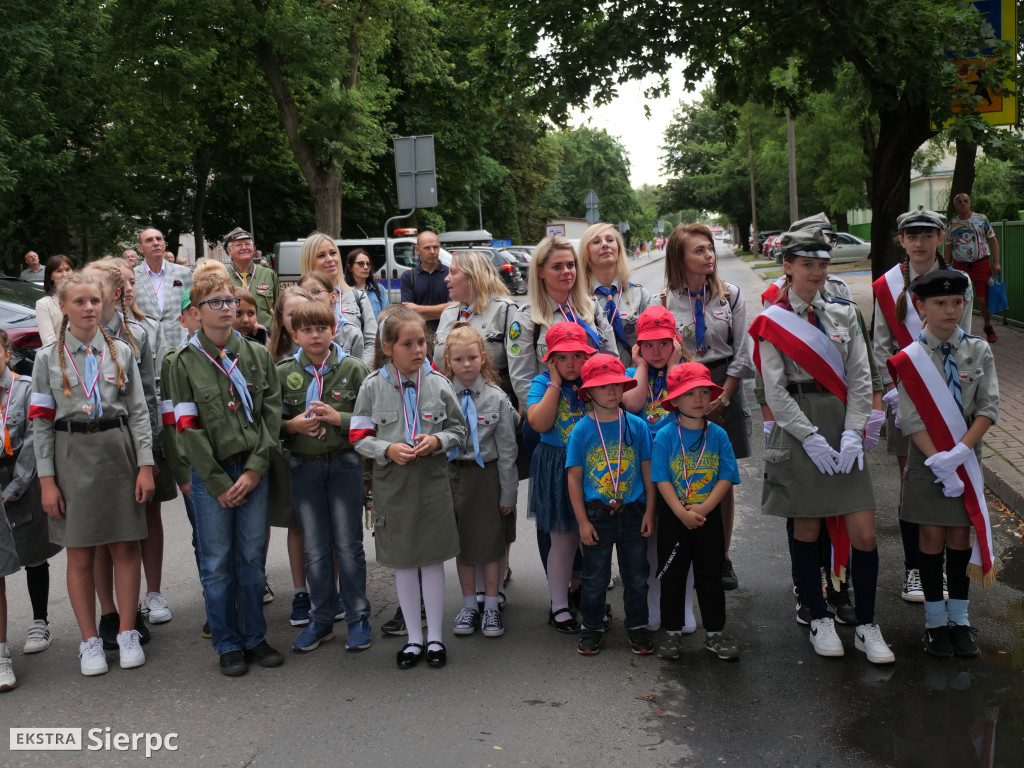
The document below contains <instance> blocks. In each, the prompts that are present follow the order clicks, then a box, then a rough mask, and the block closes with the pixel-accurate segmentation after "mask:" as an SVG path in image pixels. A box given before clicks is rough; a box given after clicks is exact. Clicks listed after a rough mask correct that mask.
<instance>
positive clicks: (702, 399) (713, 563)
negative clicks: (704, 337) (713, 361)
mask: <svg viewBox="0 0 1024 768" xmlns="http://www.w3.org/2000/svg"><path fill="white" fill-rule="evenodd" d="M721 392H722V390H721V388H720V387H718V386H717V385H715V383H714V382H712V381H711V373H710V372H709V371H708V369H707V367H706V366H704V365H701V364H700V363H681V364H679V365H677V366H676V367H675V368H673V369H672V370H671V371H669V374H668V382H667V392H666V393H665V398H664V400H663V401H662V406H663V407H664V408H665V409H666V410H668V411H675V412H676V417H675V418H674V419H671V420H670V421H669V422H668V423H667V424H666V425H665V426H664V427H663V428H662V429H660V430H659V431H658V434H657V435H655V438H654V450H653V452H652V454H653V456H652V460H651V480H652V481H653V482H654V483H655V484H656V485H657V486H658V492H659V494H660V495H661V498H662V499H663V501H664V504H663V505H660V506H661V510H660V513H659V518H658V563H659V572H658V578H660V579H661V622H662V626H663V627H664V628H665V631H666V633H667V634H666V636H665V639H664V640H662V641H661V643H659V644H658V655H659V656H661V657H662V658H663V659H677V658H679V653H680V651H681V648H682V630H683V626H684V617H683V601H684V597H685V590H686V574H687V572H688V571H689V570H690V564H691V563H692V564H693V570H694V585H695V586H696V589H697V599H698V600H699V601H700V612H701V618H702V620H703V622H704V629H705V631H706V632H707V639H706V640H705V644H704V647H705V648H707V650H709V651H711V652H712V653H714V654H715V655H716V656H718V658H720V659H724V660H732V659H738V658H739V648H738V647H737V645H736V643H735V641H734V640H732V639H731V638H729V637H728V636H726V635H725V634H724V633H723V629H724V628H725V590H724V589H723V588H722V564H723V562H724V560H725V531H724V529H723V527H722V512H721V509H720V504H721V502H722V499H723V498H724V497H725V495H726V493H728V491H729V489H730V488H732V486H733V485H738V484H739V482H740V475H739V468H738V467H737V465H736V456H735V454H734V453H733V449H732V443H731V442H730V440H729V436H728V434H726V431H725V430H724V429H722V427H720V426H718V425H717V424H715V423H713V422H711V421H709V420H708V419H707V416H706V414H707V411H708V408H709V407H710V405H711V401H712V400H713V399H715V398H717V397H718V396H719V395H720V394H721Z"/></svg>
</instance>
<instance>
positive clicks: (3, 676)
mask: <svg viewBox="0 0 1024 768" xmlns="http://www.w3.org/2000/svg"><path fill="white" fill-rule="evenodd" d="M17 687H18V678H16V677H15V676H14V667H13V666H12V665H11V652H10V651H7V652H5V653H4V654H3V655H2V656H0V691H11V690H14V689H15V688H17Z"/></svg>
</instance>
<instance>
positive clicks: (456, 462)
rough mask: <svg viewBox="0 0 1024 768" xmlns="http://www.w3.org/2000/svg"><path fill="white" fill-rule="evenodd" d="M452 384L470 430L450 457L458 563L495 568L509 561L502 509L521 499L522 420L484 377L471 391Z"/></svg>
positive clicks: (479, 377) (469, 388)
mask: <svg viewBox="0 0 1024 768" xmlns="http://www.w3.org/2000/svg"><path fill="white" fill-rule="evenodd" d="M452 384H453V386H454V387H456V392H455V394H456V396H457V398H458V399H459V400H460V401H461V402H460V404H461V411H462V415H463V417H465V419H466V426H467V430H468V434H467V435H466V438H465V439H464V440H463V441H462V443H461V444H460V445H459V446H458V447H457V448H455V449H454V450H453V451H452V452H451V453H450V454H449V456H448V460H449V462H450V463H449V465H448V471H449V476H450V478H451V488H452V498H453V501H454V504H455V517H456V520H457V522H458V526H459V562H462V563H466V564H469V565H477V564H483V563H493V562H495V561H497V560H501V558H503V557H504V556H505V522H504V519H503V518H504V516H503V515H502V514H501V512H500V511H499V510H498V507H514V506H515V505H516V499H517V498H518V496H519V473H518V472H517V471H516V450H515V447H514V446H515V443H516V422H517V421H518V420H519V419H518V416H517V415H516V412H515V411H514V410H513V409H512V404H511V403H510V402H509V400H508V397H506V395H505V393H504V392H503V391H502V390H501V388H500V387H496V386H494V385H493V384H488V383H487V381H486V380H485V379H484V378H483V377H482V376H478V377H477V379H476V381H474V382H473V383H472V384H471V385H470V386H468V387H466V386H464V385H463V384H462V383H461V382H459V381H458V380H456V381H453V382H452ZM467 400H468V401H469V402H467ZM470 419H472V421H473V423H470ZM474 440H475V442H476V445H475V446H474ZM477 448H479V450H477Z"/></svg>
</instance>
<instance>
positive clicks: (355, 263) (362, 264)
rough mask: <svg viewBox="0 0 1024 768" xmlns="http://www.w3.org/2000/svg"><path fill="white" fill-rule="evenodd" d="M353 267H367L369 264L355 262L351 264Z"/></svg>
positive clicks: (366, 262)
mask: <svg viewBox="0 0 1024 768" xmlns="http://www.w3.org/2000/svg"><path fill="white" fill-rule="evenodd" d="M352 266H353V267H369V266H370V262H368V261H357V262H354V263H353V264H352Z"/></svg>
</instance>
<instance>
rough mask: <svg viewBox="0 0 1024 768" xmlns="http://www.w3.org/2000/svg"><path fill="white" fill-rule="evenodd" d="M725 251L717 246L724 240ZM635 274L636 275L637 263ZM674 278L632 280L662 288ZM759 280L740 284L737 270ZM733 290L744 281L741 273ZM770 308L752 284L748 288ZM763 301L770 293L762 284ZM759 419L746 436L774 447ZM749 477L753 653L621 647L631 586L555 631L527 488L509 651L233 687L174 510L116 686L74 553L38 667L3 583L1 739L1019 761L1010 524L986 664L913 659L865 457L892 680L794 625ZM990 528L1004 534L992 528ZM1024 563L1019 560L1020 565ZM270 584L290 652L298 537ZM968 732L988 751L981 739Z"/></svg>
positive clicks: (373, 754)
mask: <svg viewBox="0 0 1024 768" xmlns="http://www.w3.org/2000/svg"><path fill="white" fill-rule="evenodd" d="M719 250H720V252H723V251H724V250H725V249H723V248H721V247H720V249H719ZM642 263H643V262H642ZM721 264H722V271H723V273H725V274H729V275H733V274H735V275H737V276H738V277H737V278H736V279H741V278H742V280H744V281H750V280H751V278H750V276H749V270H746V268H745V267H742V266H740V265H739V262H738V260H736V259H735V257H732V256H731V255H730V254H727V253H724V252H723V253H722V262H721ZM661 270H662V263H661V262H655V263H654V264H652V265H649V266H641V267H639V268H638V269H637V272H636V278H637V279H639V280H641V281H643V282H645V283H646V284H647V285H648V286H649V287H651V289H652V290H654V289H656V288H658V287H659V286H660V284H661V282H662V272H661ZM744 275H746V276H744ZM730 279H733V278H732V277H730ZM744 285H745V293H746V295H747V301H748V303H750V302H751V301H753V302H754V303H755V304H756V295H755V294H754V292H755V290H756V287H757V286H756V281H755V282H745V283H744ZM757 292H759V291H757ZM758 422H759V419H758V415H757V414H756V413H754V432H755V435H760V428H759V423H758ZM754 443H755V446H756V452H757V455H755V456H754V457H752V458H750V459H747V460H744V461H742V462H740V464H741V473H742V477H743V482H742V484H741V485H740V486H739V487H738V488H737V522H736V531H735V534H734V540H733V560H734V563H735V565H736V569H737V571H738V574H739V578H740V589H739V590H738V591H736V592H732V593H728V597H727V610H728V629H729V631H730V632H731V633H732V634H733V635H734V636H735V637H736V638H737V639H738V640H739V642H740V647H741V653H742V658H741V659H740V661H739V662H737V663H733V664H727V663H725V662H721V661H719V660H718V659H717V658H715V657H714V656H712V655H711V654H709V653H707V652H705V651H704V650H702V645H703V643H702V634H701V631H698V633H697V634H694V635H692V636H690V637H689V638H688V639H687V640H686V643H685V646H684V655H683V657H682V658H681V659H680V660H679V662H664V661H661V660H659V659H658V658H657V657H654V656H651V657H638V656H634V655H632V654H631V653H630V652H629V648H628V644H627V642H626V636H625V631H624V629H623V627H622V624H621V621H620V619H621V616H622V610H621V590H620V589H619V588H617V589H615V590H613V591H611V592H610V593H609V600H610V602H611V603H612V606H613V612H614V613H615V616H616V621H615V623H614V625H613V628H612V630H611V631H610V632H609V634H608V636H607V638H606V641H605V645H604V648H603V650H602V652H601V654H600V655H598V656H596V657H593V658H583V657H581V656H579V655H577V653H576V650H575V638H572V637H567V636H562V635H559V634H557V633H555V632H554V630H552V629H550V628H549V627H548V626H547V624H546V619H547V607H546V605H547V588H546V583H545V580H544V576H543V572H542V570H541V567H540V562H539V559H538V557H537V553H536V546H535V544H534V528H533V525H532V523H531V522H530V521H528V520H526V519H525V514H524V512H523V510H525V506H526V484H525V483H523V484H522V485H521V488H520V499H519V509H520V510H521V513H520V519H519V541H518V542H517V544H516V545H515V546H514V547H513V556H512V568H513V572H514V573H513V579H512V581H511V583H510V584H509V587H508V589H507V593H508V598H509V605H508V608H507V609H506V610H505V612H504V618H505V624H506V628H507V632H506V634H505V636H504V637H503V638H500V639H486V638H483V637H482V636H480V635H476V636H473V637H470V638H456V637H454V636H453V635H451V633H450V630H449V631H448V632H446V637H445V641H446V643H447V645H448V649H449V665H448V667H446V668H444V669H439V670H438V669H429V668H427V667H426V666H423V665H421V666H418V667H416V668H415V669H412V670H407V671H402V670H398V669H397V668H396V667H395V664H394V654H395V652H396V651H398V650H399V648H400V647H401V645H402V641H401V640H400V639H398V638H382V637H380V636H379V634H378V635H376V636H375V638H374V644H373V647H372V648H370V649H369V650H368V651H366V652H364V653H361V654H349V653H346V652H345V651H344V647H343V643H344V629H343V627H342V626H341V625H339V630H340V632H339V638H338V639H336V640H334V641H331V642H328V643H326V644H324V645H323V646H322V647H321V648H320V649H318V650H317V651H315V652H313V653H310V654H305V655H301V656H300V655H297V654H293V653H290V652H288V653H287V654H286V658H285V665H284V666H283V667H282V668H280V669H274V670H263V669H259V668H253V669H252V670H251V671H250V672H249V674H247V675H246V676H245V677H242V678H237V679H228V678H225V677H222V676H221V675H220V674H219V673H218V672H217V658H216V656H215V654H214V653H213V651H212V650H211V648H210V647H209V642H208V641H205V640H202V639H201V638H200V636H199V629H200V627H201V626H202V623H203V620H204V616H203V604H202V596H201V592H200V588H199V582H198V577H197V574H196V568H195V560H194V558H193V555H192V551H191V546H190V531H189V526H188V522H187V520H186V518H185V514H184V509H183V507H182V505H181V504H180V502H175V503H170V504H167V505H166V506H165V509H164V521H165V527H166V535H167V554H166V562H165V575H164V586H163V591H164V594H165V595H166V596H167V597H168V600H169V601H170V604H171V608H172V610H173V611H174V619H173V621H171V622H170V623H168V624H163V625H160V626H156V627H153V628H152V634H153V640H152V642H151V643H149V644H148V645H147V646H145V650H146V653H147V663H146V665H145V666H143V667H141V668H139V669H134V670H122V669H120V668H119V667H117V660H116V659H117V657H116V653H113V654H108V660H109V661H110V662H112V666H111V670H110V672H109V673H108V674H106V675H104V676H102V677H96V678H85V677H83V676H82V675H81V674H79V672H78V660H77V657H76V653H77V647H78V640H79V638H78V632H77V628H76V625H75V622H74V618H73V616H72V614H71V610H70V607H69V605H68V601H67V597H66V587H65V584H64V556H63V554H62V555H60V556H58V557H57V558H55V559H54V561H53V563H52V568H51V581H52V587H51V596H52V597H51V609H50V612H51V627H52V629H53V632H54V636H55V640H54V643H53V645H52V647H51V648H50V649H49V650H48V651H46V652H45V653H41V654H35V655H32V656H24V655H23V654H21V652H20V647H21V644H22V642H23V639H24V633H25V630H26V628H27V625H28V623H29V620H30V618H31V612H30V609H29V605H28V599H27V594H26V591H25V588H24V577H23V576H22V575H21V574H16V575H14V576H12V577H9V578H8V579H7V593H8V598H9V601H10V620H9V625H10V627H9V639H10V641H11V645H12V648H13V649H14V665H15V671H16V673H17V675H18V678H19V682H20V687H19V688H18V689H16V690H15V691H12V692H9V693H4V694H0V724H3V725H6V726H7V727H8V728H10V727H80V728H83V729H86V730H88V729H92V728H98V729H100V734H101V737H102V736H103V735H104V734H105V733H106V731H105V730H104V729H106V728H108V727H109V728H110V732H111V733H128V734H134V733H157V734H162V735H167V734H169V733H176V734H178V736H177V738H176V740H174V741H172V744H173V745H174V746H176V747H177V749H176V750H174V751H168V750H163V751H159V752H155V753H154V754H153V756H152V757H151V758H150V760H149V761H148V762H151V763H152V764H155V765H161V764H162V765H174V766H179V765H180V766H191V765H203V766H209V767H211V768H213V767H214V766H281V765H297V766H312V765H318V764H319V765H331V766H360V767H361V768H362V767H371V768H372V767H375V766H409V767H410V768H418V767H420V766H424V767H428V766H449V765H465V766H470V765H472V766H512V765H531V766H595V765H598V766H600V765H616V766H624V767H627V766H680V765H696V766H717V765H723V764H729V765H740V766H746V765H757V766H772V765H786V766H792V765H801V766H804V765H811V766H813V765H830V766H837V765H838V766H845V765H849V766H876V765H878V766H882V765H893V764H899V765H917V764H925V762H927V764H929V765H930V766H935V767H938V766H970V765H982V764H983V763H981V761H980V758H979V757H978V756H977V755H978V754H980V752H979V750H980V745H981V744H983V743H984V736H985V734H986V718H988V720H989V721H992V720H993V719H997V721H998V722H997V723H995V724H994V726H993V725H991V724H990V725H989V728H988V732H990V733H991V732H992V731H994V735H993V740H992V741H991V744H992V752H991V754H992V755H993V758H992V761H991V762H986V763H984V765H986V766H988V765H996V766H1011V765H1012V766H1019V765H1020V757H1019V756H1020V754H1021V747H1022V746H1024V744H1022V739H1024V674H1022V671H1021V670H1022V667H1024V643H1022V616H1024V614H1022V600H1021V589H1022V588H1024V566H1022V565H1018V563H1019V562H1020V561H1021V558H1019V557H1018V554H1019V544H1018V543H1017V541H1016V540H1015V539H1013V538H1012V537H1010V536H1009V535H1008V534H1006V533H1005V532H1004V531H1003V529H1002V526H1001V525H1000V526H997V529H996V548H997V552H998V553H999V554H1000V560H1001V565H1002V567H1003V570H1002V572H1001V575H1000V579H999V581H998V582H997V583H996V584H995V585H994V586H993V587H991V588H990V589H988V590H986V591H985V592H984V594H982V592H981V590H980V589H972V597H973V598H974V601H973V602H972V605H971V617H972V623H974V624H975V625H976V626H977V627H979V629H980V630H981V634H980V637H979V644H980V645H981V647H982V649H983V650H984V655H983V656H982V657H981V658H980V659H977V660H973V661H957V660H954V661H941V660H935V659H931V658H929V657H926V656H925V655H924V653H923V652H922V651H921V650H920V648H919V641H920V636H921V632H922V626H923V611H922V609H921V607H920V606H914V605H908V604H906V603H904V602H903V601H902V600H900V598H899V589H900V586H901V581H902V551H901V548H900V543H899V534H898V529H897V525H896V520H895V513H894V510H895V507H896V493H897V476H896V467H895V463H894V462H892V461H890V460H888V459H887V458H886V457H885V455H884V452H883V451H881V450H876V451H874V452H873V454H872V455H870V456H869V462H870V467H871V471H872V474H873V477H874V479H875V488H876V499H877V504H878V510H879V512H878V531H879V547H880V554H881V575H880V584H879V598H878V609H877V620H878V621H879V623H880V624H881V626H882V629H883V631H884V634H885V637H886V639H887V640H888V641H889V643H890V644H891V645H892V647H893V650H894V652H895V654H896V658H897V661H896V664H895V665H891V666H889V667H887V668H882V667H875V666H872V665H871V664H869V663H868V662H867V661H866V660H865V659H864V658H863V655H862V654H860V653H858V652H856V651H854V649H853V637H852V630H851V629H847V628H840V630H839V631H840V635H841V636H842V637H843V640H844V642H845V643H846V646H847V655H846V657H844V658H842V659H824V658H820V657H817V656H815V655H814V653H813V651H812V650H811V646H810V643H809V642H808V640H807V630H806V629H805V628H802V627H800V626H799V625H797V624H796V623H795V622H794V620H793V599H792V593H791V591H790V590H791V581H790V577H789V558H788V554H787V550H786V543H785V534H784V530H783V523H782V521H781V520H780V519H777V518H768V517H762V516H761V515H760V512H759V501H760V480H759V478H760V474H761V469H760V468H761V457H760V449H761V444H760V443H761V441H759V440H756V439H755V441H754ZM993 522H994V523H1000V522H1001V517H1000V516H999V515H998V514H997V515H995V516H994V518H993ZM366 548H367V557H368V560H369V561H370V562H371V564H370V575H369V585H368V586H369V596H370V600H371V603H372V605H373V609H372V612H373V616H372V624H373V626H374V629H375V630H376V629H377V628H378V627H379V625H380V623H381V622H382V621H385V620H387V619H388V618H390V617H391V615H392V614H393V613H394V610H395V607H396V598H395V595H394V580H393V576H392V574H391V572H390V571H388V570H386V569H383V568H380V567H379V566H377V565H376V564H375V563H373V539H372V538H371V537H370V536H367V538H366ZM1015 557H1016V558H1017V559H1016V560H1015V559H1012V558H1015ZM268 564H269V571H270V578H271V583H272V585H273V586H274V588H275V589H276V590H277V593H278V597H277V599H276V600H275V601H274V602H273V603H271V604H269V605H268V606H266V616H267V619H268V623H269V627H270V629H269V635H268V639H269V641H270V642H271V644H273V645H275V646H276V647H278V648H279V649H281V650H282V651H287V649H288V647H289V645H290V642H291V640H292V639H293V637H294V636H295V635H296V633H297V632H296V630H294V629H293V628H291V627H290V626H289V624H288V613H289V607H290V606H289V603H290V595H289V590H288V585H289V584H290V576H289V570H288V564H287V554H286V551H285V537H284V532H283V531H281V530H275V531H274V535H273V540H272V543H271V547H270V556H269V561H268ZM447 573H448V586H447V611H446V621H448V622H451V621H452V619H453V618H454V615H455V613H456V612H457V611H458V608H459V607H460V602H461V600H460V597H459V590H458V586H457V579H456V576H455V570H454V564H453V563H449V564H448V568H447ZM972 739H973V740H974V741H972ZM145 760H146V758H145V756H144V754H143V753H142V752H140V751H116V750H113V751H104V750H99V751H90V750H85V751H80V752H55V751H45V752H25V751H18V752H10V751H9V748H8V745H7V743H6V741H5V742H4V743H3V744H2V745H0V765H2V766H22V765H25V766H64V765H76V766H77V765H83V766H90V765H122V764H124V765H136V764H139V763H141V762H143V761H145Z"/></svg>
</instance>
